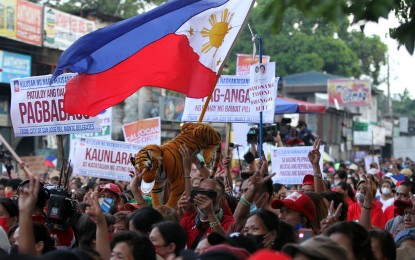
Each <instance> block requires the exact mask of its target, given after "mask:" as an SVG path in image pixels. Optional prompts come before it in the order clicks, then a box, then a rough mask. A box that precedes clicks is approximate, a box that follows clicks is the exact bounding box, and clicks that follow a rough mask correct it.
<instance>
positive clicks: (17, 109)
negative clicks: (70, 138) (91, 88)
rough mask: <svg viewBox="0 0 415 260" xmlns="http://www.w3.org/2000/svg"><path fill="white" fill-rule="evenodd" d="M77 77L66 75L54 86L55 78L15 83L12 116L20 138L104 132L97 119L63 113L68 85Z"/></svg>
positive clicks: (57, 79) (73, 74) (36, 78)
mask: <svg viewBox="0 0 415 260" xmlns="http://www.w3.org/2000/svg"><path fill="white" fill-rule="evenodd" d="M75 75H76V74H75V73H67V74H62V75H61V76H59V77H57V78H56V79H55V80H54V81H53V82H52V83H50V81H51V75H46V76H37V77H29V78H20V79H12V81H11V84H10V87H11V93H12V98H11V106H10V107H11V109H10V116H11V119H12V124H13V130H14V134H15V136H16V137H24V136H43V135H56V134H71V133H89V132H97V131H100V129H101V128H100V127H99V121H98V118H97V117H91V116H87V115H80V114H76V115H73V114H68V113H65V112H64V111H63V96H64V94H65V84H66V82H67V81H68V80H70V79H71V78H73V77H75Z"/></svg>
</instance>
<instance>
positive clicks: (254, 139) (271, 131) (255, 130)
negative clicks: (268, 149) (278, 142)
mask: <svg viewBox="0 0 415 260" xmlns="http://www.w3.org/2000/svg"><path fill="white" fill-rule="evenodd" d="M290 130H291V118H282V119H281V122H279V123H276V124H272V125H266V126H263V127H262V142H264V143H273V142H274V136H276V135H277V133H278V131H279V132H280V137H281V139H284V138H285V136H286V135H287V134H289V133H290ZM258 141H259V127H258V126H255V127H252V128H251V129H249V131H248V135H247V142H248V143H249V144H251V143H258Z"/></svg>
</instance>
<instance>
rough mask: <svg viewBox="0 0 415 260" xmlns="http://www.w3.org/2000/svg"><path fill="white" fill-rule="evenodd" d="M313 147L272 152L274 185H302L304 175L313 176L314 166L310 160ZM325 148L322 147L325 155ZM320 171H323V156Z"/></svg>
mask: <svg viewBox="0 0 415 260" xmlns="http://www.w3.org/2000/svg"><path fill="white" fill-rule="evenodd" d="M311 149H313V146H297V147H277V148H275V149H273V150H272V151H271V166H272V172H273V173H274V172H275V173H276V175H275V176H274V177H273V178H272V182H273V183H281V184H301V183H302V182H303V178H304V175H306V174H313V166H312V165H311V163H310V161H309V160H308V152H310V150H311ZM323 151H324V147H323V146H321V147H320V153H321V154H323ZM319 164H320V169H323V156H321V158H320V162H319Z"/></svg>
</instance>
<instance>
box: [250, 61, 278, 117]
mask: <svg viewBox="0 0 415 260" xmlns="http://www.w3.org/2000/svg"><path fill="white" fill-rule="evenodd" d="M276 97H277V90H276V87H275V62H270V63H260V64H256V65H252V66H251V70H250V83H249V100H250V102H251V110H254V111H255V112H263V111H268V110H272V111H274V110H275V98H276Z"/></svg>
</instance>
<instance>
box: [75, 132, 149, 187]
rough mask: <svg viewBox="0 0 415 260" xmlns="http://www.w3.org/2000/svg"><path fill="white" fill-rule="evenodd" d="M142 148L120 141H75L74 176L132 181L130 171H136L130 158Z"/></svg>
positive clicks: (87, 139) (84, 139) (88, 139)
mask: <svg viewBox="0 0 415 260" xmlns="http://www.w3.org/2000/svg"><path fill="white" fill-rule="evenodd" d="M142 147H143V146H140V145H136V144H129V143H125V142H119V141H107V140H99V139H92V138H78V139H76V140H75V152H74V158H73V174H74V175H81V176H88V177H96V178H105V179H112V180H120V181H130V180H131V178H130V176H129V171H134V167H133V166H132V164H131V162H130V158H131V157H134V156H135V155H136V154H137V153H138V151H140V150H141V148H142Z"/></svg>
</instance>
